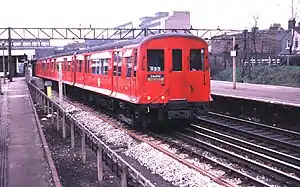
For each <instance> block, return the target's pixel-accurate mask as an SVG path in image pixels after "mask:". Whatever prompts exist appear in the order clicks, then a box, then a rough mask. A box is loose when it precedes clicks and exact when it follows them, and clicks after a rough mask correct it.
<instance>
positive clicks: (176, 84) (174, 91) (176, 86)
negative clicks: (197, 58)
mask: <svg viewBox="0 0 300 187" xmlns="http://www.w3.org/2000/svg"><path fill="white" fill-rule="evenodd" d="M167 58H171V59H169V60H168V59H167V62H172V63H169V65H170V66H171V68H170V71H169V72H170V73H169V89H170V93H169V94H170V96H171V98H170V99H175V100H186V99H187V96H186V88H187V84H186V77H185V68H184V67H183V63H182V62H183V51H182V49H180V48H173V49H169V50H168V55H167Z"/></svg>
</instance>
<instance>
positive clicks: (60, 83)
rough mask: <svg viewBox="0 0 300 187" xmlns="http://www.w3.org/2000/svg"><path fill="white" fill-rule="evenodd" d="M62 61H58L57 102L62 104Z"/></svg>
mask: <svg viewBox="0 0 300 187" xmlns="http://www.w3.org/2000/svg"><path fill="white" fill-rule="evenodd" d="M61 65H62V62H58V81H59V82H58V97H59V104H60V106H62V102H63V86H62V67H61Z"/></svg>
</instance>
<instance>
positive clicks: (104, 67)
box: [103, 59, 108, 75]
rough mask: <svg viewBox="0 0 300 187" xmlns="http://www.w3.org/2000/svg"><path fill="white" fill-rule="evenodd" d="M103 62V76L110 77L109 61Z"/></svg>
mask: <svg viewBox="0 0 300 187" xmlns="http://www.w3.org/2000/svg"><path fill="white" fill-rule="evenodd" d="M103 60H104V61H103V75H108V59H103Z"/></svg>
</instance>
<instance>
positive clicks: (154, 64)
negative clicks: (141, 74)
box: [147, 49, 165, 72]
mask: <svg viewBox="0 0 300 187" xmlns="http://www.w3.org/2000/svg"><path fill="white" fill-rule="evenodd" d="M164 55H165V54H164V50H163V49H149V50H147V62H148V66H147V67H148V71H149V72H160V71H164V67H165V64H164V63H165V57H164Z"/></svg>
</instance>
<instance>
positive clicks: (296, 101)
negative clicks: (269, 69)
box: [211, 80, 300, 107]
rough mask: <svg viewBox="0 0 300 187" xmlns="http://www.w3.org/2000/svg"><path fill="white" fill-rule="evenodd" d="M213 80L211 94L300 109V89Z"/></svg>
mask: <svg viewBox="0 0 300 187" xmlns="http://www.w3.org/2000/svg"><path fill="white" fill-rule="evenodd" d="M232 85H233V83H232V82H226V81H216V80H211V94H212V95H218V96H225V97H234V98H241V99H249V100H256V101H262V102H269V103H275V104H283V105H291V106H297V107H300V88H292V87H285V86H273V85H262V84H249V83H237V84H236V89H235V90H234V89H233V86H232Z"/></svg>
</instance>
